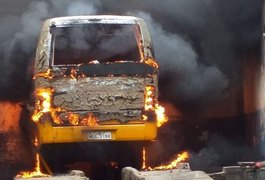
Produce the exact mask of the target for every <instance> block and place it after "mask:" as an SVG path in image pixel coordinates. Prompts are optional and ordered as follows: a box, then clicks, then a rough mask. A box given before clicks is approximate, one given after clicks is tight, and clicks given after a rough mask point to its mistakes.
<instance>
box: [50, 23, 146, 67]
mask: <svg viewBox="0 0 265 180" xmlns="http://www.w3.org/2000/svg"><path fill="white" fill-rule="evenodd" d="M97 24H103V23H84V24H64V25H57V26H55V25H51V26H50V33H51V47H50V48H51V56H50V61H49V65H50V67H68V66H71V67H76V66H80V65H81V64H93V63H82V62H81V63H76V64H75V63H73V64H70V63H69V64H67V63H66V64H54V57H55V56H54V53H55V37H56V35H55V33H54V31H56V30H57V29H58V28H71V27H76V26H93V25H97ZM104 25H125V26H126V25H131V26H133V33H134V37H135V40H136V43H137V46H138V53H139V59H137V60H136V61H133V60H132V61H130V60H126V61H114V62H103V63H99V64H113V63H125V62H135V63H142V59H143V47H142V42H143V40H142V38H143V37H142V34H141V28H140V25H139V24H137V23H106V24H104Z"/></svg>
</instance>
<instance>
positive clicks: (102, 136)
mask: <svg viewBox="0 0 265 180" xmlns="http://www.w3.org/2000/svg"><path fill="white" fill-rule="evenodd" d="M87 138H88V139H95V140H98V139H99V140H106V139H107V140H108V139H111V132H110V131H90V132H88V133H87Z"/></svg>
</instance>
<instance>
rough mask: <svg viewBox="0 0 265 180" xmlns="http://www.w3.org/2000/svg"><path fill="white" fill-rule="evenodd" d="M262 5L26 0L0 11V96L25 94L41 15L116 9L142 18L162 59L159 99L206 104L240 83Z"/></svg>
mask: <svg viewBox="0 0 265 180" xmlns="http://www.w3.org/2000/svg"><path fill="white" fill-rule="evenodd" d="M260 5H261V0H255V3H254V2H249V1H248V0H243V1H238V0H233V1H229V2H225V3H224V2H223V1H220V0H215V1H210V0H203V1H200V2H198V1H196V0H179V1H177V2H175V1H173V0H169V1H167V2H164V3H161V2H160V1H158V0H155V1H150V0H147V1H144V2H142V1H133V2H119V3H116V2H114V1H113V0H98V1H84V0H79V1H75V2H73V1H70V0H65V1H62V0H58V1H34V2H30V1H28V5H27V6H25V7H27V9H25V11H24V13H22V14H17V15H8V14H4V15H2V16H1V18H0V22H1V23H2V24H5V26H1V27H0V31H1V36H0V40H1V43H0V47H1V52H0V57H1V61H2V64H3V66H1V71H0V74H1V78H0V82H1V88H0V99H2V100H4V99H5V100H21V99H26V97H27V96H28V94H29V91H30V86H31V84H30V82H31V81H30V74H29V73H28V72H29V71H28V69H29V68H30V67H31V66H30V65H31V63H32V59H33V58H34V51H35V49H36V43H37V38H38V34H39V31H40V27H41V23H42V22H43V20H44V19H46V18H50V17H54V16H67V15H89V14H113V13H115V14H121V15H122V14H133V15H136V16H140V17H142V18H143V19H145V21H146V22H147V24H148V27H149V30H150V32H151V35H152V38H153V44H154V49H155V54H156V59H157V61H158V62H159V64H160V89H161V93H160V94H161V99H162V100H165V101H171V103H172V104H174V105H175V106H177V107H185V106H187V107H193V108H194V107H195V108H196V107H204V108H207V106H209V105H211V104H212V103H213V102H215V103H216V102H218V100H220V99H222V98H223V97H227V96H228V95H229V94H230V92H229V91H231V90H233V91H235V89H237V88H238V87H237V85H234V82H235V81H236V80H237V78H238V76H239V75H238V74H239V73H240V72H239V71H240V70H239V68H238V66H239V62H240V61H239V60H240V53H241V52H243V51H244V50H246V49H251V48H253V47H254V46H255V45H256V44H258V42H259V35H258V32H259V26H260V22H259V21H258V20H259V18H257V17H258V16H259V15H260V14H261V13H260V12H261V8H260ZM243 10H244V11H243ZM257 10H258V11H257ZM20 11H21V10H20ZM128 12H129V13H128ZM250 21H251V23H250V24H251V26H250V27H248V26H246V25H247V24H248V22H250ZM232 94H235V93H232Z"/></svg>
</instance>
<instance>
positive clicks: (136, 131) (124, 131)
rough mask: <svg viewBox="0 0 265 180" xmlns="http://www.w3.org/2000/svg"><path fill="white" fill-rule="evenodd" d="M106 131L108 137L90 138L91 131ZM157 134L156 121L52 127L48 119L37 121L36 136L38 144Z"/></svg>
mask: <svg viewBox="0 0 265 180" xmlns="http://www.w3.org/2000/svg"><path fill="white" fill-rule="evenodd" d="M95 131H97V132H108V133H109V134H111V136H110V138H109V139H91V138H88V134H89V133H91V132H95ZM156 134H157V126H156V122H145V123H143V124H121V125H97V126H93V127H86V126H64V127H53V126H52V125H51V123H50V122H49V121H46V122H45V123H44V124H43V123H38V136H39V143H40V144H48V143H73V142H93V141H142V140H143V141H144V140H154V139H155V138H156Z"/></svg>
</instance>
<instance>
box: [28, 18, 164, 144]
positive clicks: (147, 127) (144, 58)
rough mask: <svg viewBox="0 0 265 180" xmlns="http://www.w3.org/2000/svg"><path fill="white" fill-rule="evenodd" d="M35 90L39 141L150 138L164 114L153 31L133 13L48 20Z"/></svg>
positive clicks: (34, 116)
mask: <svg viewBox="0 0 265 180" xmlns="http://www.w3.org/2000/svg"><path fill="white" fill-rule="evenodd" d="M33 92H34V93H33V94H34V96H33V97H34V98H33V99H34V100H33V102H32V106H33V107H34V108H32V120H33V121H34V122H36V123H37V129H38V139H39V143H40V145H41V144H58V143H74V142H91V141H93V142H98V141H100V142H101V141H149V140H154V139H155V138H156V134H157V127H159V126H160V125H161V124H162V123H163V122H164V121H166V118H165V116H164V109H163V108H162V107H161V106H160V105H159V104H158V100H157V99H158V65H157V63H156V61H155V59H154V52H153V48H152V42H151V38H150V35H149V33H148V30H147V27H146V25H145V23H144V21H143V20H142V19H140V18H137V17H132V16H110V15H108V16H100V15H98V16H72V17H59V18H52V19H48V20H46V21H45V22H44V24H43V27H42V30H41V33H40V37H39V42H38V46H37V50H36V58H35V62H34V91H33Z"/></svg>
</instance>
